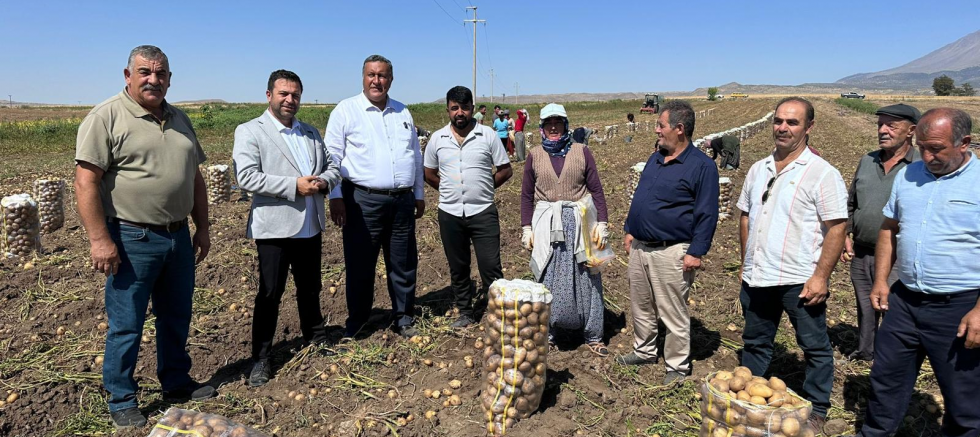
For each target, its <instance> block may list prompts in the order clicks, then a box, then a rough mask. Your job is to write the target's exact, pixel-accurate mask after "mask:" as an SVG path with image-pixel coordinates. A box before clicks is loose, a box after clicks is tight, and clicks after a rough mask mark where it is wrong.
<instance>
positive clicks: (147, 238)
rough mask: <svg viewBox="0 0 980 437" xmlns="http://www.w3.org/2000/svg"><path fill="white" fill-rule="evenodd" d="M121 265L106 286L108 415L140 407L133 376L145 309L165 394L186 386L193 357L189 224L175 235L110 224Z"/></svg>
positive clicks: (192, 252) (192, 266)
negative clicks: (189, 349)
mask: <svg viewBox="0 0 980 437" xmlns="http://www.w3.org/2000/svg"><path fill="white" fill-rule="evenodd" d="M108 227H109V235H110V236H111V237H112V241H113V242H114V243H116V247H117V249H118V250H119V257H120V259H121V260H122V263H121V264H120V265H119V271H118V272H117V273H116V274H115V275H111V276H109V278H108V279H107V280H106V284H105V308H106V313H107V314H108V318H109V333H108V334H107V336H106V342H105V363H104V364H103V366H102V382H103V383H104V384H105V388H106V390H108V391H109V394H110V396H109V411H111V412H115V411H119V410H123V409H126V408H132V407H136V406H137V403H136V390H137V388H138V386H137V384H136V380H135V379H133V373H134V371H135V370H136V360H137V357H138V356H139V350H140V338H141V337H142V335H143V322H144V321H145V320H146V308H147V304H148V303H149V301H150V299H152V300H153V314H154V315H156V324H155V326H156V340H157V377H158V378H159V379H160V384H161V386H162V388H163V390H164V391H169V390H174V389H178V388H183V387H186V386H187V385H188V384H190V383H191V378H190V375H189V374H188V372H190V369H191V358H190V355H189V354H188V353H187V349H186V348H185V346H186V344H187V332H188V330H189V328H190V322H191V301H192V298H193V295H194V250H193V248H192V245H191V238H190V231H189V230H188V228H187V226H186V225H185V226H184V227H183V228H182V229H180V230H178V231H176V232H173V233H171V232H167V231H152V230H148V229H143V228H139V227H134V226H129V225H125V224H118V223H109V224H108Z"/></svg>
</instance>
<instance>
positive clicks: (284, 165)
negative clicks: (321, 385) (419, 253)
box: [232, 70, 340, 387]
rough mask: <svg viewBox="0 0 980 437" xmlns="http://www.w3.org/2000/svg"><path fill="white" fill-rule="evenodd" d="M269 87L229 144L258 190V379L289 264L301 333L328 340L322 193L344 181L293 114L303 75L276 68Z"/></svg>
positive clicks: (254, 226)
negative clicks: (259, 108)
mask: <svg viewBox="0 0 980 437" xmlns="http://www.w3.org/2000/svg"><path fill="white" fill-rule="evenodd" d="M265 94H266V98H267V99H268V100H269V109H268V110H267V111H265V112H264V113H263V114H262V115H260V116H258V117H257V118H255V119H253V120H250V121H248V122H246V123H243V124H242V125H240V126H238V128H237V129H235V147H234V150H233V151H232V158H233V159H234V161H235V170H236V175H237V178H238V182H239V184H240V185H241V187H242V189H244V190H248V191H249V192H251V193H253V194H254V196H253V198H252V207H251V209H250V210H249V214H248V230H247V232H246V235H247V236H248V238H254V239H255V247H256V250H257V251H258V254H259V292H258V294H256V295H255V315H254V318H253V319H252V359H253V360H254V361H255V363H254V364H253V366H252V372H251V374H250V375H249V380H248V383H249V385H251V386H253V387H257V386H260V385H263V384H265V383H266V382H269V379H270V378H271V377H272V366H271V364H270V355H271V351H272V341H273V339H274V338H275V333H276V322H277V320H278V317H279V303H280V301H281V300H282V295H283V293H284V292H285V291H286V276H287V274H288V273H289V270H290V268H292V271H293V281H295V282H296V303H297V305H298V307H299V324H300V331H301V332H302V334H303V341H304V342H306V343H313V344H321V343H324V342H326V340H327V333H326V328H325V327H324V326H323V315H322V313H321V312H320V290H321V288H322V282H321V281H322V280H321V273H320V259H321V251H320V247H321V235H322V232H321V231H323V230H324V229H326V215H325V214H324V208H323V197H324V194H326V193H327V192H328V191H329V190H330V189H331V188H333V187H334V186H336V185H337V184H338V183H339V182H340V170H338V169H337V165H336V164H334V163H333V161H331V160H330V159H329V158H328V156H327V150H326V147H325V146H324V144H323V139H321V138H320V132H318V131H317V130H316V128H314V127H313V126H310V125H308V124H306V123H303V122H301V121H299V120H297V119H296V112H297V111H299V102H300V97H301V96H302V94H303V82H301V81H300V79H299V76H297V75H296V73H293V72H291V71H287V70H277V71H274V72H272V74H271V75H270V76H269V84H268V88H267V90H266V92H265ZM322 350H324V351H325V352H327V353H329V352H328V351H327V350H326V349H322Z"/></svg>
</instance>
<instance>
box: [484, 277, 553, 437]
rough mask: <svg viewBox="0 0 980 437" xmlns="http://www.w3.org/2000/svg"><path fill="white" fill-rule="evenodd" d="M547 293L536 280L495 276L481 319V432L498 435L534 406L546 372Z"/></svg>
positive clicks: (538, 400) (549, 300) (505, 431)
mask: <svg viewBox="0 0 980 437" xmlns="http://www.w3.org/2000/svg"><path fill="white" fill-rule="evenodd" d="M551 299H552V296H551V292H550V291H548V289H547V288H545V286H544V285H541V284H539V283H537V282H532V281H527V280H523V279H513V280H508V279H498V280H496V281H494V282H493V284H491V285H490V293H489V301H488V303H487V315H486V317H485V318H484V321H483V323H484V331H483V332H484V334H485V338H484V339H483V343H484V344H485V345H486V347H485V348H484V350H483V358H484V365H483V372H484V375H485V383H486V385H485V386H484V389H483V391H482V393H481V395H480V400H481V403H482V405H483V409H484V413H485V418H486V424H487V432H488V433H489V434H492V435H495V436H500V435H504V434H506V433H507V430H509V429H511V428H512V427H513V426H514V424H515V423H517V421H518V420H520V419H524V418H526V417H528V416H530V415H531V413H533V412H534V411H536V410H537V409H538V406H539V405H540V403H541V396H542V394H543V393H544V387H545V375H546V373H547V371H548V320H549V318H550V312H551Z"/></svg>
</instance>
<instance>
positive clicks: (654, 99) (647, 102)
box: [640, 94, 664, 114]
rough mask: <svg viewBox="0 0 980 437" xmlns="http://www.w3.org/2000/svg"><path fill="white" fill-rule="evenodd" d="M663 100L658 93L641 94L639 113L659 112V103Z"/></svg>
mask: <svg viewBox="0 0 980 437" xmlns="http://www.w3.org/2000/svg"><path fill="white" fill-rule="evenodd" d="M663 100H664V99H663V97H660V94H647V95H645V96H643V107H641V108H640V113H641V114H643V113H647V114H656V113H658V112H660V104H661V103H662V102H663Z"/></svg>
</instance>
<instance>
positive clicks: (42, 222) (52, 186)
mask: <svg viewBox="0 0 980 437" xmlns="http://www.w3.org/2000/svg"><path fill="white" fill-rule="evenodd" d="M33 188H34V189H33V196H32V195H31V194H27V193H21V194H14V195H11V196H6V197H4V198H3V199H0V209H2V214H3V217H2V222H3V223H2V226H0V229H2V233H3V240H2V242H0V243H2V248H3V253H4V255H5V256H6V257H8V258H23V259H27V258H30V257H33V256H35V255H36V254H37V253H39V252H40V251H41V235H42V234H50V233H52V232H54V231H57V230H58V229H61V228H62V227H64V225H65V181H64V180H63V179H38V180H36V181H34V185H33Z"/></svg>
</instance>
